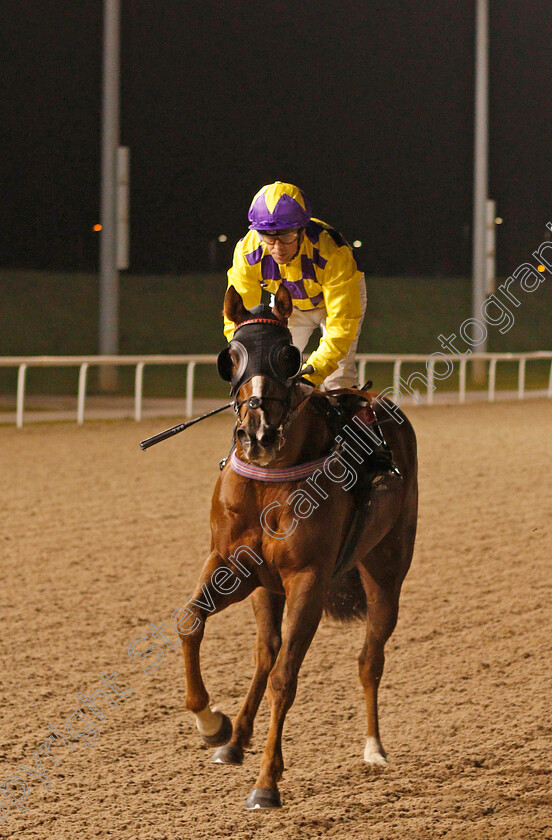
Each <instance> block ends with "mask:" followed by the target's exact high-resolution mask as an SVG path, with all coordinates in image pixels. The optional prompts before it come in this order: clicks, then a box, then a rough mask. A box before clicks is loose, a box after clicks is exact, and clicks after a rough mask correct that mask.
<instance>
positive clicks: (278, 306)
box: [272, 283, 293, 321]
mask: <svg viewBox="0 0 552 840" xmlns="http://www.w3.org/2000/svg"><path fill="white" fill-rule="evenodd" d="M272 311H273V312H274V314H275V315H276V317H277V318H279V319H280V321H287V319H288V318H289V316H290V315H291V313H292V312H293V303H292V302H291V295H290V293H289V292H288V290H287V289H286V287H285V286H284V285H283V284H281V283H280V286H279V288H278V291H277V292H276V295H275V297H274V306H273V307H272Z"/></svg>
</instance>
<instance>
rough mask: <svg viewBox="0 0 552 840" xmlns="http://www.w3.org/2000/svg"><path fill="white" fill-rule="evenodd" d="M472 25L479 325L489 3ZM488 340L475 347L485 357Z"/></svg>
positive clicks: (484, 1) (478, 374) (480, 375)
mask: <svg viewBox="0 0 552 840" xmlns="http://www.w3.org/2000/svg"><path fill="white" fill-rule="evenodd" d="M476 3H477V6H476V22H475V140H474V168H473V263H472V317H473V318H477V320H479V321H481V306H482V304H483V302H484V301H485V292H486V276H485V275H486V237H487V233H486V224H487V221H486V213H487V190H488V154H489V125H488V123H489V113H488V110H489V109H488V100H489V44H488V40H489V3H488V0H476ZM486 350H487V340H486V339H485V340H484V341H482V342H481V344H479V345H478V346H477V347H475V352H479V353H485V352H486ZM485 371H486V365H485V363H484V362H479V361H478V362H474V363H473V374H474V379H475V380H476V382H481V381H482V380H484V378H485Z"/></svg>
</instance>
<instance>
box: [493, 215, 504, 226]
mask: <svg viewBox="0 0 552 840" xmlns="http://www.w3.org/2000/svg"><path fill="white" fill-rule="evenodd" d="M503 221H504V219H503V218H502V217H501V216H497V217H496V219H495V225H501V224H502V222H503Z"/></svg>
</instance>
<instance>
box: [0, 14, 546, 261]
mask: <svg viewBox="0 0 552 840" xmlns="http://www.w3.org/2000/svg"><path fill="white" fill-rule="evenodd" d="M490 5H491V96H490V114H491V123H490V126H491V128H490V150H491V155H490V194H491V196H492V197H494V198H496V200H497V202H498V212H499V214H500V215H501V216H503V217H504V219H505V224H504V225H503V226H502V228H500V229H499V238H498V250H499V270H500V273H502V274H505V273H508V271H509V270H510V269H512V268H513V267H515V266H516V265H517V264H518V263H519V262H521V261H522V260H523V259H524V258H525V257H527V256H528V254H530V252H531V251H532V250H533V247H534V246H535V245H536V244H538V242H539V241H541V240H542V239H543V238H544V233H545V230H544V223H545V221H546V220H548V219H549V218H551V208H550V195H551V186H552V156H551V154H550V149H551V145H550V141H551V128H552V125H551V124H552V120H551V110H552V105H551V101H552V97H551V96H550V90H551V86H550V82H551V64H552V61H551V58H552V56H551V47H550V44H551V35H552V26H551V20H552V8H551V7H550V3H549V0H531V2H530V3H529V2H528V0H503V2H500V3H499V2H498V0H491V4H490ZM102 7H103V3H102V2H101V0H79V2H75V0H50V2H47V3H45V2H44V0H3V2H2V5H1V8H0V27H1V31H2V33H3V36H2V40H3V46H4V50H3V52H4V67H3V69H2V80H3V85H2V87H3V88H4V89H3V91H2V100H3V106H4V114H3V117H2V138H1V141H0V143H1V145H0V153H1V166H0V173H1V178H2V185H3V186H2V202H1V210H0V247H1V256H0V265H3V266H11V267H29V268H67V269H78V268H94V267H95V266H96V264H97V251H98V239H97V235H95V234H93V233H92V231H91V227H92V224H93V223H94V222H95V221H97V218H98V206H99V172H100V107H101V57H102V56H101V41H102ZM122 8H123V17H122V32H123V35H122V44H121V50H122V91H121V142H122V143H124V144H125V145H129V146H130V148H131V269H132V270H134V271H172V270H179V271H180V270H187V269H192V268H204V267H205V266H206V256H207V242H208V240H209V239H210V238H212V237H213V236H216V235H217V234H219V233H223V232H224V233H226V234H228V236H229V237H230V238H231V239H232V240H233V241H235V240H236V239H237V238H238V237H239V236H241V235H242V234H243V232H244V230H245V228H246V213H247V207H248V204H249V201H250V199H251V197H252V195H253V194H254V192H255V191H256V190H257V189H258V188H259V187H260V186H261V185H262V184H264V183H267V182H270V181H273V180H276V179H280V180H289V181H293V182H295V183H298V184H299V185H300V186H301V187H302V188H303V189H304V190H305V191H306V192H307V193H308V194H309V195H310V197H311V199H312V203H313V206H314V212H315V215H317V216H319V217H320V218H323V219H325V220H326V221H329V222H331V223H332V224H334V225H335V226H336V227H338V228H339V229H340V230H341V231H342V232H343V233H344V234H345V235H346V236H347V237H348V238H349V239H354V238H359V239H361V240H362V241H363V242H364V247H363V248H362V258H363V262H364V265H365V268H366V269H367V270H368V271H369V272H371V273H375V272H377V273H384V274H394V273H410V274H420V273H435V272H443V273H445V274H467V273H468V272H469V270H470V251H471V235H470V233H469V230H468V226H469V225H470V222H471V203H472V155H473V151H472V146H473V83H474V74H473V63H474V56H473V38H474V22H473V21H474V3H473V2H465V0H456V1H455V2H454V1H453V0H407V2H404V0H401V2H391V0H380V1H379V2H378V0H367V1H366V2H354V3H353V2H345V3H332V2H327V0H318V2H303V3H289V2H277V3H272V4H268V5H267V4H265V3H254V2H250V0H241V2H221V0H219V2H216V0H203V1H202V2H201V3H199V2H197V3H190V2H182V0H181V2H176V0H162V2H151V0H122Z"/></svg>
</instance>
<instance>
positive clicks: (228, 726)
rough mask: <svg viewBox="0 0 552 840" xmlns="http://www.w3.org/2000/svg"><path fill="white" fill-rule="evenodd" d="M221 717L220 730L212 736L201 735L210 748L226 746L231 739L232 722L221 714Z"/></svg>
mask: <svg viewBox="0 0 552 840" xmlns="http://www.w3.org/2000/svg"><path fill="white" fill-rule="evenodd" d="M221 715H222V722H221V724H220V729H219V731H218V732H216V733H215V734H214V735H202V736H201V737H202V738H203V740H204V741H205V743H206V744H209V746H210V747H221V746H222V745H223V744H227V743H228V741H229V740H230V738H231V737H232V721H231V720H230V718H229V717H228V715H225V714H223V713H222V712H221Z"/></svg>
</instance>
